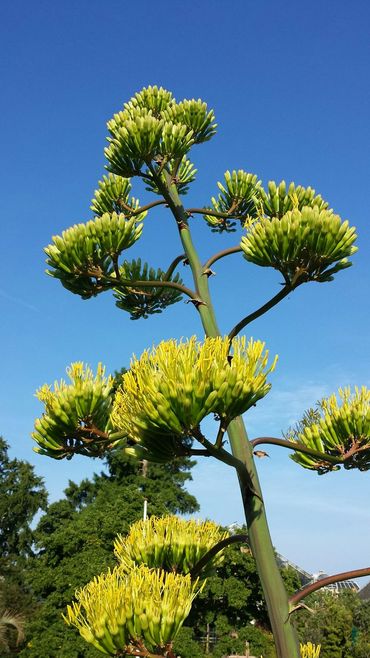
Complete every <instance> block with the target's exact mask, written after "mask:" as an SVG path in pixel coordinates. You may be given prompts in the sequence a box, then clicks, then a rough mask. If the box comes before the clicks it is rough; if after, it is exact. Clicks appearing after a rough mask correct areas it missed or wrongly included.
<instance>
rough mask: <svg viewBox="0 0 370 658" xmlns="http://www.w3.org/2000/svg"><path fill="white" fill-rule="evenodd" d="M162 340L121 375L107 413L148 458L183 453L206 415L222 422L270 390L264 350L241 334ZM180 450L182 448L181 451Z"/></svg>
mask: <svg viewBox="0 0 370 658" xmlns="http://www.w3.org/2000/svg"><path fill="white" fill-rule="evenodd" d="M231 350H232V351H231V354H230V343H229V339H228V337H221V336H219V337H217V338H206V339H205V340H204V342H203V343H199V342H197V340H196V338H195V336H193V337H192V338H190V339H189V340H186V341H180V342H177V341H175V340H169V341H163V342H161V343H160V344H159V345H158V346H157V347H156V348H153V349H152V351H151V352H149V351H145V352H144V353H143V354H142V356H141V357H140V359H136V358H135V357H134V358H133V360H132V361H131V367H130V370H129V371H128V372H127V373H125V374H124V375H123V378H122V386H121V387H120V388H119V389H118V390H117V393H116V396H115V400H114V406H113V411H112V417H111V421H112V426H113V427H114V428H117V429H118V430H122V431H123V432H125V433H126V435H127V436H128V437H129V438H130V439H132V440H133V441H135V442H137V443H139V444H140V446H141V448H144V449H145V450H146V458H147V459H149V460H152V461H168V460H171V459H173V457H174V456H176V455H179V454H184V448H187V447H188V444H189V437H191V436H192V435H193V432H194V431H195V430H196V429H197V428H198V427H199V423H200V422H201V421H202V420H203V418H205V416H207V415H208V414H217V416H218V417H220V418H221V419H222V420H223V421H224V424H225V426H226V425H227V424H228V423H229V422H230V421H231V420H232V419H233V418H235V417H236V416H238V415H240V414H242V413H244V412H245V411H247V409H249V408H250V407H251V406H253V405H254V404H255V403H256V402H257V401H258V400H259V399H260V398H262V397H264V396H265V395H266V394H267V393H268V391H269V390H270V384H268V383H267V381H266V379H267V375H268V374H269V373H270V372H271V371H272V370H273V369H274V367H275V364H276V358H275V359H274V361H273V363H272V365H271V366H270V367H268V366H267V363H268V351H267V350H266V351H265V344H264V343H262V342H261V341H254V340H253V339H250V340H249V342H248V343H247V342H246V339H245V337H241V338H235V339H234V340H233V341H232V345H231ZM185 452H186V450H185Z"/></svg>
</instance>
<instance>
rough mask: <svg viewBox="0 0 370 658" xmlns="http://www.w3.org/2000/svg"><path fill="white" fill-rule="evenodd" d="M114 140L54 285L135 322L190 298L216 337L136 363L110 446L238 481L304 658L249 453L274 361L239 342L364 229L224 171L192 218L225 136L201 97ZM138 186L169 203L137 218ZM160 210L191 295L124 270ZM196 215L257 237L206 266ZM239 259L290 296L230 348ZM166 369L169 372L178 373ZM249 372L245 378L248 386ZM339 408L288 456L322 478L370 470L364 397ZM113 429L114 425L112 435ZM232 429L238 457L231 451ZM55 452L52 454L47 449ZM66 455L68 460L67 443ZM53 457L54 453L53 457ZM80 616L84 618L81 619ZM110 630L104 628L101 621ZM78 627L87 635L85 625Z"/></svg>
mask: <svg viewBox="0 0 370 658" xmlns="http://www.w3.org/2000/svg"><path fill="white" fill-rule="evenodd" d="M108 130H109V137H108V142H109V146H108V147H107V149H106V156H107V159H108V165H107V169H108V170H109V172H110V174H109V175H108V176H107V177H105V178H104V179H103V181H101V183H100V184H99V190H98V191H97V192H96V194H95V197H94V200H93V204H92V209H93V211H94V213H95V219H94V220H91V221H90V222H88V223H87V224H84V225H77V226H75V227H73V228H72V229H69V231H66V232H65V233H64V234H62V236H57V237H56V238H54V240H53V244H52V245H50V246H49V247H48V248H47V254H48V264H49V266H50V267H51V271H50V273H51V274H52V276H54V277H57V278H59V279H60V280H61V282H62V284H63V285H64V286H65V287H67V288H68V289H69V290H71V291H72V292H75V293H77V294H79V295H81V296H82V297H90V296H92V295H96V294H98V293H100V292H103V291H104V290H107V289H112V288H113V289H114V290H115V295H116V299H117V302H118V306H119V307H120V308H122V309H124V310H126V311H129V312H130V313H131V315H132V317H139V316H141V317H144V316H146V315H148V314H149V313H152V312H154V313H155V312H158V311H159V310H162V309H163V308H164V307H165V306H167V305H169V304H170V303H175V302H176V301H178V299H180V294H185V295H187V296H188V297H189V300H190V301H191V302H192V305H193V307H194V308H195V309H196V310H197V312H198V313H199V316H200V319H201V322H202V326H203V329H204V332H205V334H206V340H205V341H204V344H203V346H202V347H201V346H200V345H199V344H197V343H196V341H195V340H194V339H190V340H189V341H187V342H185V341H183V343H182V344H176V343H175V342H174V341H172V342H171V341H167V342H166V343H163V344H162V345H160V346H159V347H157V349H156V350H153V351H152V352H151V353H149V352H146V353H144V355H143V356H142V357H141V358H140V359H139V360H134V361H133V364H132V373H133V374H129V375H128V376H127V377H126V379H125V382H124V384H125V386H124V388H122V390H121V391H119V393H118V395H117V398H116V401H115V405H114V410H113V413H112V415H111V417H110V419H109V423H110V425H109V429H112V427H113V428H114V429H118V430H119V431H118V432H115V433H114V434H111V440H112V441H113V440H114V441H115V440H117V441H120V440H121V439H122V441H123V443H124V449H125V450H126V452H128V451H131V452H132V453H134V454H136V455H137V456H139V457H141V458H147V457H152V458H153V459H154V460H156V461H168V460H169V459H172V458H173V457H175V456H177V455H184V454H192V451H194V449H193V447H192V444H193V441H194V439H195V440H198V441H200V443H201V444H202V449H201V450H198V454H206V455H213V456H215V457H216V458H218V459H221V460H222V461H224V462H225V463H227V464H229V465H231V466H233V467H234V468H235V469H236V472H237V476H238V480H239V484H240V489H241V494H242V499H243V505H244V510H245V516H246V521H247V526H248V536H249V543H250V547H251V551H252V553H253V555H254V558H255V560H256V565H257V569H258V572H259V575H260V579H261V583H262V587H263V591H264V595H265V599H266V603H267V608H268V612H269V616H270V621H271V626H272V630H273V634H274V639H275V644H276V650H277V656H278V658H299V645H298V641H297V638H296V636H295V631H294V629H293V626H292V623H291V620H290V612H291V609H290V605H289V601H288V596H287V593H286V590H285V587H284V585H283V581H282V579H281V576H280V573H279V569H278V565H277V563H276V559H275V554H274V550H273V545H272V542H271V537H270V534H269V529H268V525H267V520H266V514H265V509H264V503H263V498H262V493H261V489H260V486H259V481H258V475H257V471H256V467H255V463H254V458H253V452H254V448H255V445H253V442H249V441H248V437H247V434H246V431H245V427H244V423H243V420H242V418H241V416H240V414H242V413H243V412H244V411H246V410H247V409H248V408H249V407H250V405H251V404H253V403H254V402H255V401H257V400H259V399H260V398H261V397H263V396H264V395H265V394H266V392H267V391H268V388H269V384H268V383H267V381H266V376H267V375H268V373H269V371H270V370H271V369H272V368H273V365H274V363H273V365H272V366H270V367H268V365H267V354H266V352H265V351H264V346H263V345H262V344H260V343H259V342H258V341H251V342H250V343H248V344H246V343H245V342H244V343H243V341H240V340H239V339H238V338H236V337H237V335H238V333H239V332H240V331H241V330H242V329H243V328H244V327H246V326H247V325H248V324H249V323H250V322H252V321H253V320H254V319H256V318H257V317H260V316H261V315H263V314H264V313H266V312H267V311H268V310H269V309H271V308H272V307H273V306H275V305H276V304H278V303H279V302H280V301H282V300H283V299H284V298H286V297H287V296H288V295H289V294H290V293H291V292H293V291H294V290H295V289H296V288H297V287H298V286H301V285H302V284H304V283H305V282H308V281H316V282H320V283H325V282H328V281H331V280H332V279H333V277H334V276H336V275H337V273H338V272H340V271H341V270H344V269H346V268H347V267H349V266H350V265H351V262H350V260H349V259H350V257H351V256H352V254H354V253H355V251H356V247H355V246H354V242H355V240H356V233H355V228H354V227H350V225H349V223H348V221H342V220H341V218H340V217H339V216H338V215H336V214H334V212H333V210H331V209H330V208H329V204H328V203H327V202H326V201H324V199H322V197H321V196H320V195H317V194H316V192H315V191H314V190H313V189H312V188H310V187H308V188H303V187H302V186H296V185H294V184H293V183H290V184H289V185H288V186H287V185H286V184H285V182H284V181H282V182H280V183H279V184H276V183H273V182H271V181H270V183H269V184H268V189H267V190H266V191H265V190H264V188H263V186H262V184H261V182H260V181H259V179H258V177H257V176H255V175H254V174H250V173H247V172H244V171H243V170H238V171H236V170H235V171H232V172H229V171H228V172H226V174H225V179H224V181H223V182H220V183H219V184H218V189H219V194H218V196H217V197H213V198H212V200H211V203H210V204H208V205H207V206H205V207H203V208H190V209H188V210H186V209H185V207H184V205H183V203H182V201H181V199H180V195H184V194H186V191H187V189H188V187H189V185H190V184H191V182H192V181H193V180H194V178H195V174H196V170H195V168H194V166H193V165H192V163H191V161H190V159H189V157H188V156H189V152H190V150H191V148H192V147H193V146H195V145H197V144H200V143H202V142H205V141H208V140H209V139H211V138H212V137H213V135H214V134H215V131H216V123H215V117H214V114H213V112H212V110H209V109H208V108H207V106H206V104H205V103H203V102H202V101H201V100H200V99H198V100H195V99H192V100H185V101H181V102H180V103H178V102H176V100H175V99H174V98H173V96H172V94H171V92H168V91H167V90H165V89H163V88H162V87H147V88H146V89H143V90H142V91H141V92H138V93H137V94H135V96H134V97H133V98H132V99H131V100H130V101H129V102H128V103H125V105H124V107H123V109H122V111H121V112H118V113H117V114H115V115H114V117H113V118H112V120H111V121H109V123H108ZM131 176H137V177H140V178H141V179H142V180H143V181H144V183H145V184H146V186H147V189H148V190H150V191H151V192H153V193H155V194H157V195H159V198H158V200H156V201H154V202H153V203H151V204H147V205H146V206H144V207H140V204H139V203H138V202H137V200H136V199H135V198H133V197H130V191H131V182H130V181H129V180H128V179H129V178H130V177H131ZM158 205H165V206H167V207H168V208H169V210H170V211H171V213H172V215H173V217H174V219H175V222H176V225H177V227H178V231H179V237H180V241H181V244H182V250H183V252H184V257H185V259H186V263H187V264H189V266H190V269H191V274H192V277H193V281H194V288H195V289H194V290H190V289H189V288H186V287H185V286H184V285H183V284H182V283H180V280H179V278H178V275H175V274H174V269H175V267H176V264H177V263H178V262H179V261H178V260H177V259H175V261H174V265H173V269H171V267H170V269H169V270H168V271H167V273H164V271H163V270H157V271H155V270H154V269H153V268H150V267H149V266H147V265H146V264H145V265H144V266H143V268H141V263H139V261H136V262H135V261H131V262H129V261H125V263H124V264H123V265H120V264H119V262H118V259H119V257H120V256H121V254H122V253H123V251H125V250H126V249H127V248H129V247H130V246H131V245H132V244H134V243H135V242H136V240H137V239H138V238H139V237H140V233H141V230H142V220H143V219H144V217H145V214H146V212H147V211H148V210H149V209H151V208H154V207H155V206H158ZM193 214H196V215H199V214H201V215H203V217H204V218H205V221H206V222H207V224H208V225H209V226H210V227H211V230H214V231H216V232H220V233H221V232H223V231H234V230H235V226H236V225H237V222H239V223H240V224H242V226H243V227H244V229H245V231H246V233H245V235H244V236H243V238H242V240H241V242H240V244H239V245H237V246H235V247H231V248H229V249H224V250H223V251H221V252H219V253H218V254H215V255H214V256H211V257H210V258H208V260H207V261H206V263H205V265H202V263H201V261H200V259H199V255H198V253H197V251H196V249H195V247H194V244H193V241H192V236H191V232H190V226H189V218H190V217H191V216H192V215H193ZM140 222H141V223H140ZM238 253H242V254H243V256H244V257H245V259H246V260H248V261H249V262H252V263H254V264H255V265H258V266H261V267H272V268H274V269H276V270H277V271H279V272H280V273H281V275H282V277H283V288H282V289H281V290H280V291H279V292H278V293H277V294H275V295H274V296H273V297H272V298H271V299H270V300H269V301H267V302H266V303H265V304H263V305H262V306H261V307H260V308H259V309H257V310H255V311H253V312H249V313H248V315H246V316H245V317H244V318H243V319H242V320H240V322H238V323H237V324H236V325H235V326H234V327H233V328H232V329H231V331H230V332H229V335H228V336H227V337H226V338H221V337H220V335H221V334H220V330H219V328H218V325H217V320H216V316H215V312H214V309H213V305H212V300H211V296H210V291H209V284H208V280H209V277H210V275H211V274H212V270H211V266H212V265H213V263H215V262H217V260H219V259H220V258H224V257H227V256H229V255H231V254H238ZM181 258H182V257H181ZM137 276H140V277H141V278H140V279H137ZM150 288H152V291H150ZM148 289H149V293H150V294H149V293H148V292H147V290H148ZM166 289H167V290H166ZM164 291H166V292H164ZM179 293H180V294H179ZM166 359H167V360H168V361H169V362H171V364H172V365H171V368H169V369H167V370H166V366H165V364H166ZM207 359H208V361H207ZM253 364H254V365H253ZM171 370H173V371H175V372H176V377H177V378H178V379H179V381H180V382H181V389H180V387H178V388H176V381H174V380H173V379H172V380H171ZM241 372H243V373H244V375H243V376H242V377H240V374H241ZM144 375H145V376H144ZM202 380H203V381H202ZM44 393H45V396H46V397H45V401H46V398H47V396H48V395H49V393H48V392H47V391H46V390H45V391H44ZM63 395H64V397H65V398H66V400H64V398H63V403H65V405H67V406H68V405H69V408H70V407H71V410H72V416H73V414H75V415H76V408H74V407H73V405H74V404H75V399H74V397H73V396H72V397H71V398H70V396H69V394H67V393H65V394H63ZM57 397H58V396H57ZM62 397H63V396H62ZM140 397H141V398H142V399H141V400H139V398H140ZM180 398H181V400H180V402H181V404H180V403H179V399H180ZM50 400H51V398H50ZM342 402H343V403H342V405H341V406H340V405H338V404H337V403H336V401H335V400H334V399H331V400H329V401H328V402H327V403H325V405H323V406H322V409H321V412H322V414H321V416H320V413H321V412H320V413H319V416H320V418H318V417H317V414H316V417H315V418H312V419H311V420H312V423H311V421H310V422H305V423H304V426H303V425H302V427H301V428H300V434H299V436H298V437H294V439H298V440H294V441H292V442H291V446H290V447H291V448H292V449H293V450H295V458H296V460H297V461H298V462H299V463H300V464H301V465H302V466H306V467H309V468H315V469H316V470H318V471H319V468H322V467H323V466H322V464H321V466H320V464H319V468H318V463H317V460H318V459H320V458H321V457H320V455H322V454H325V455H326V462H325V460H324V464H325V466H324V468H326V469H327V470H330V469H331V468H332V467H333V466H334V467H335V466H336V465H337V464H338V463H343V464H344V465H346V466H347V467H352V466H353V467H357V468H361V469H368V468H369V467H370V459H369V457H368V454H370V444H369V443H368V439H369V428H368V412H367V411H366V409H368V408H369V398H368V397H367V393H366V391H362V392H358V393H357V392H356V393H355V395H354V396H351V394H350V393H349V392H348V393H344V395H343V399H342ZM60 408H61V411H60V412H59V415H60V417H61V419H62V421H63V414H64V412H65V411H66V409H65V408H63V405H60ZM354 410H355V411H356V410H357V411H358V412H359V413H358V415H357V416H356V414H355V416H356V417H355V421H354V424H355V426H354V424H353V422H352V420H351V418H350V414H351V413H352V412H353V411H354ZM364 410H365V411H364ZM357 411H356V413H357ZM130 412H131V418H130ZM207 413H215V414H216V415H217V416H218V418H219V419H220V428H219V432H218V435H217V438H216V441H215V443H211V442H210V441H208V439H207V438H206V437H204V436H203V434H202V431H201V427H200V422H201V421H202V419H203V418H204V417H205V416H206V415H207ZM53 414H54V411H53V408H52V405H51V402H50V410H49V409H47V410H46V414H45V418H44V420H43V423H44V424H43V423H42V422H41V419H40V423H39V427H38V432H39V436H40V437H41V439H39V437H38V438H37V439H36V440H38V441H39V443H40V445H42V441H45V440H46V439H47V438H48V436H49V435H51V437H52V439H53V441H54V443H55V444H56V446H55V445H54V446H53V445H52V446H51V448H50V454H51V455H54V456H55V454H56V452H57V451H58V450H59V449H60V442H59V440H58V437H57V436H56V434H55V435H53V434H52V432H53V431H54V430H55V431H56V430H57V429H58V430H59V429H60V428H55V423H56V424H58V422H59V421H58V420H57V418H56V417H55V414H54V415H53ZM73 417H75V416H73ZM45 421H46V427H45ZM63 422H67V421H65V419H64V421H63ZM351 423H352V424H351ZM107 428H108V425H107V426H106V427H104V430H103V431H104V432H106V431H107ZM41 429H42V431H41ZM74 429H75V428H74ZM98 429H99V430H100V428H98ZM226 429H227V432H228V436H229V440H230V445H231V453H232V454H231V453H229V452H228V451H227V450H226V449H225V448H224V445H223V443H224V440H223V437H224V432H225V430H226ZM67 430H68V432H69V431H70V430H71V428H69V427H68V428H67ZM80 431H81V428H80ZM68 432H67V434H68ZM125 434H127V435H128V436H129V437H130V439H131V443H132V444H133V445H130V446H128V445H127V442H125V441H124V439H123V437H124V435H125ZM89 438H93V437H89ZM282 442H284V445H285V447H286V444H287V443H289V437H288V438H287V439H282V440H280V445H283V443H282ZM62 443H63V442H62ZM44 446H46V448H47V450H49V448H48V446H47V445H46V443H44ZM67 446H68V443H67ZM62 447H63V448H64V453H65V454H68V451H66V449H65V442H64V443H63V446H62ZM302 447H303V448H302ZM46 448H45V450H46ZM54 448H55V449H54ZM299 448H302V450H299ZM47 450H46V452H45V454H49V453H48V452H47ZM194 452H195V451H194ZM315 460H316V461H315ZM221 543H222V542H221ZM204 557H205V556H204ZM202 559H203V558H202ZM200 562H201V560H200ZM120 578H121V576H120ZM132 595H133V596H134V594H132ZM76 605H80V604H76ZM71 614H72V613H71ZM104 614H106V613H104ZM75 616H76V618H77V617H78V618H79V612H78V611H77V609H76V615H75ZM103 617H104V620H106V617H105V616H104V615H103ZM84 619H85V617H84ZM99 619H100V622H99V623H100V624H102V623H103V622H101V617H99ZM104 624H105V621H104ZM112 624H113V626H112V628H111V629H110V630H109V629H108V631H109V633H108V635H109V637H108V638H106V635H105V630H104V631H103V635H101V633H102V626H101V625H100V626H99V624H98V627H97V629H98V634H96V633H95V635H94V634H93V639H94V641H95V640H96V638H97V637H98V640H99V641H100V638H101V637H105V638H106V639H105V640H104V642H105V641H106V642H107V643H108V644H107V646H108V645H109V647H111V646H112V643H113V645H114V642H115V640H113V639H112V637H113V636H114V635H115V634H116V628H117V624H116V622H114V623H113V622H112ZM114 624H116V625H114ZM80 625H81V628H85V627H86V623H85V622H81V624H80ZM89 625H90V626H91V624H90V622H89V624H87V626H89ZM144 625H145V623H144ZM104 628H105V627H104ZM95 630H96V629H95ZM89 632H90V631H89ZM122 632H123V631H122ZM136 632H137V631H135V633H136ZM127 637H128V636H125V638H124V639H126V640H127ZM130 637H131V636H130ZM133 638H134V635H132V638H131V639H133ZM135 638H136V639H135V640H133V641H134V642H136V645H135V646H134V645H130V646H132V647H133V650H134V651H136V655H144V653H143V650H142V645H140V646H139V644H138V642H139V640H138V639H137V636H135ZM162 640H163V641H164V638H162V639H161V641H162ZM130 641H131V640H130ZM109 643H110V644H109ZM140 647H141V648H140ZM103 648H104V647H103ZM311 649H312V650H311ZM164 650H165V651H167V649H164ZM130 651H131V649H130ZM145 651H148V650H147V649H145ZM307 651H308V653H307V652H306V653H305V656H304V658H307V656H310V658H312V657H313V656H314V658H317V650H316V648H312V647H311V648H309V649H307ZM309 651H311V653H309ZM145 655H150V654H145Z"/></svg>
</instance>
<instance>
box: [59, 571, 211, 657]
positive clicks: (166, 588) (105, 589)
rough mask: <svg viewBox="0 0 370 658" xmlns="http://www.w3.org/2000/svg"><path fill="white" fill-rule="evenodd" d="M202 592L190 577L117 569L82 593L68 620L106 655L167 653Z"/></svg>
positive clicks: (67, 613) (77, 596)
mask: <svg viewBox="0 0 370 658" xmlns="http://www.w3.org/2000/svg"><path fill="white" fill-rule="evenodd" d="M198 591H199V590H198V582H197V581H195V582H192V581H191V578H190V575H187V576H184V575H182V574H175V573H166V572H165V571H162V570H153V569H149V568H148V567H146V566H144V565H140V566H139V567H134V568H133V569H131V570H130V571H128V572H127V571H125V570H124V569H122V568H120V567H116V568H115V569H113V570H112V571H108V573H106V574H101V575H100V576H98V577H95V578H94V579H93V580H92V581H91V582H90V583H88V584H87V585H86V586H85V587H83V588H82V589H81V590H79V591H77V592H76V599H77V600H76V601H75V602H73V603H72V605H68V607H67V612H66V615H63V617H64V620H65V622H66V623H67V624H68V625H69V626H75V627H76V628H77V629H78V631H79V633H80V635H81V636H82V637H83V639H84V640H85V641H86V642H88V643H89V644H92V645H93V646H94V647H95V648H96V649H98V650H99V651H101V652H102V653H104V654H106V655H109V656H116V655H118V654H119V655H126V654H130V655H140V654H139V653H137V652H139V651H140V650H142V649H143V648H144V647H145V649H146V650H149V651H152V652H157V653H158V652H159V651H160V652H161V653H162V652H163V650H164V649H165V647H166V645H168V644H170V643H171V642H172V640H173V639H174V638H175V637H176V635H177V633H178V631H179V630H180V628H181V626H182V624H183V623H184V621H185V619H186V617H187V616H188V614H189V612H190V608H191V604H192V602H193V599H194V597H195V596H196V595H197V593H198ZM135 649H136V652H135ZM141 655H146V654H141Z"/></svg>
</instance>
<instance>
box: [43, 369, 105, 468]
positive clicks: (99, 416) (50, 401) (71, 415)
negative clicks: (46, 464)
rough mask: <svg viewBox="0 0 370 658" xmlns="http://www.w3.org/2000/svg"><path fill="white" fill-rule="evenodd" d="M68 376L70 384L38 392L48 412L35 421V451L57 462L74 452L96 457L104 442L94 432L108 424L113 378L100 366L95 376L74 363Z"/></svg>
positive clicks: (49, 387) (46, 385)
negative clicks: (36, 445) (107, 375)
mask: <svg viewBox="0 0 370 658" xmlns="http://www.w3.org/2000/svg"><path fill="white" fill-rule="evenodd" d="M67 374H68V376H69V379H70V382H69V383H68V382H66V381H65V380H64V379H62V380H61V381H60V382H55V383H54V389H52V387H51V386H49V384H44V385H43V386H41V388H40V389H39V390H38V391H37V392H36V397H37V398H38V399H39V400H40V401H41V402H43V403H44V405H45V411H44V413H43V415H42V416H41V418H38V419H36V421H35V430H34V432H33V434H32V438H33V439H34V440H35V441H36V443H37V444H38V447H36V448H34V450H35V451H36V452H38V453H41V454H45V455H47V456H49V457H54V458H56V459H61V458H63V457H71V456H72V455H73V454H74V453H80V454H86V455H91V456H97V455H99V454H101V450H102V448H103V446H104V440H103V441H102V439H101V438H100V437H99V436H98V435H97V434H96V433H95V430H102V431H103V430H104V429H105V428H106V426H107V425H108V423H109V417H110V413H111V407H112V387H113V378H112V377H110V376H109V377H106V375H105V368H104V367H103V366H102V364H101V363H99V364H98V368H97V371H96V374H94V372H93V371H92V369H91V368H90V367H89V366H88V365H85V364H84V363H82V362H81V361H77V362H75V363H72V364H71V366H70V367H69V368H67ZM105 443H106V440H105Z"/></svg>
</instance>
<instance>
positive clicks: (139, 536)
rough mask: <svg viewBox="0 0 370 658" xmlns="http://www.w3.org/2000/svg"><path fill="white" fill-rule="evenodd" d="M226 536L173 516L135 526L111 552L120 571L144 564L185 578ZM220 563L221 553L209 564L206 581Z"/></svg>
mask: <svg viewBox="0 0 370 658" xmlns="http://www.w3.org/2000/svg"><path fill="white" fill-rule="evenodd" d="M228 536H229V533H228V532H224V531H222V530H221V529H220V527H219V526H218V525H216V523H213V522H212V521H205V522H202V521H197V520H195V519H191V520H189V521H185V520H184V519H180V518H178V517H176V516H166V517H163V518H157V517H155V516H152V517H151V518H150V519H148V520H146V521H137V522H136V523H134V524H133V525H132V526H131V528H130V532H129V534H128V535H127V536H126V537H122V536H121V535H118V537H117V538H116V540H115V542H114V552H115V555H116V557H117V558H118V560H119V562H120V563H121V565H122V567H124V568H125V569H131V568H132V567H133V566H134V565H139V564H146V565H147V566H149V567H151V568H158V567H160V568H162V569H165V570H166V571H172V572H175V573H183V574H187V573H189V571H191V569H192V568H193V567H194V566H195V565H196V564H197V563H198V562H199V560H200V559H201V558H202V557H203V556H204V555H205V554H206V553H207V552H208V551H209V550H210V549H211V548H212V546H214V545H215V544H217V543H218V542H220V541H222V540H223V539H225V538H226V537H228ZM222 560H223V555H222V553H218V554H217V556H216V558H214V559H213V560H211V562H209V563H208V565H207V567H206V569H205V570H203V572H202V575H201V577H202V578H205V577H206V576H207V575H209V573H210V571H212V569H213V568H214V567H215V566H218V565H219V564H220V562H221V561H222Z"/></svg>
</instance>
